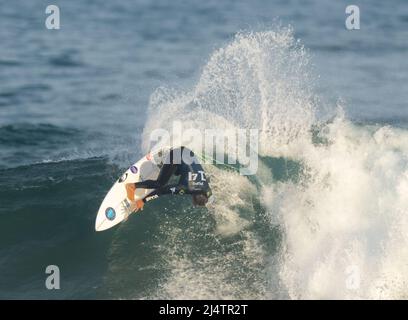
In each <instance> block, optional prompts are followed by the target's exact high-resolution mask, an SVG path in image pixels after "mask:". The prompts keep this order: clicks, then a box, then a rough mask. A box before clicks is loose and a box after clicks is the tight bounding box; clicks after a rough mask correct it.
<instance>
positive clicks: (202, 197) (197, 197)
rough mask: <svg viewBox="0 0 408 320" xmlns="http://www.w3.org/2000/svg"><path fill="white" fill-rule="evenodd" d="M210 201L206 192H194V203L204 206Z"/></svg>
mask: <svg viewBox="0 0 408 320" xmlns="http://www.w3.org/2000/svg"><path fill="white" fill-rule="evenodd" d="M207 202H208V197H207V195H206V194H204V193H197V194H193V204H194V205H195V206H200V207H204V206H205V205H206V204H207Z"/></svg>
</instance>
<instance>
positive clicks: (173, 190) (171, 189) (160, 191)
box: [143, 184, 189, 203]
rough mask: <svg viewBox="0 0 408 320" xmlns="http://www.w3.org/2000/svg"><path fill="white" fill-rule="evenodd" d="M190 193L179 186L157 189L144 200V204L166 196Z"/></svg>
mask: <svg viewBox="0 0 408 320" xmlns="http://www.w3.org/2000/svg"><path fill="white" fill-rule="evenodd" d="M187 193H189V192H188V190H187V189H186V188H185V187H184V186H182V185H179V184H173V185H167V186H164V187H161V188H157V189H156V190H154V191H153V192H152V193H150V194H149V195H148V196H147V197H146V198H144V199H143V202H145V203H146V202H147V201H151V200H154V199H157V198H158V197H160V196H162V195H166V194H173V195H174V194H180V195H183V194H187Z"/></svg>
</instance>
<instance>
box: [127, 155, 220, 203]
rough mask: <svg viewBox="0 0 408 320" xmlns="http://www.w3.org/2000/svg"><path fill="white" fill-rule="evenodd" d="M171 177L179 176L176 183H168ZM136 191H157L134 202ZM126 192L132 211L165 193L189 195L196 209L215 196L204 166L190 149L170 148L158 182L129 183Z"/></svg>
mask: <svg viewBox="0 0 408 320" xmlns="http://www.w3.org/2000/svg"><path fill="white" fill-rule="evenodd" d="M172 176H179V177H180V178H179V180H178V183H177V184H168V182H169V180H170V178H171V177H172ZM137 188H144V189H154V191H153V192H152V193H150V194H149V195H148V196H147V197H146V198H144V199H142V200H138V201H135V191H136V189H137ZM126 192H127V198H128V199H129V200H130V203H131V208H132V210H139V209H143V206H144V204H145V203H146V202H147V201H150V200H153V199H157V198H158V197H159V196H162V195H165V194H172V195H176V194H177V195H184V194H190V195H191V196H192V200H193V204H194V205H195V206H205V205H206V203H207V202H208V199H209V197H210V196H211V194H212V193H211V189H210V186H209V184H208V180H207V177H206V175H205V171H204V169H203V167H202V166H201V164H200V163H199V161H198V160H197V158H196V156H195V155H194V152H193V151H191V150H190V149H188V148H187V147H177V148H172V149H170V151H169V152H168V154H167V155H166V158H165V160H164V161H163V164H162V167H161V169H160V173H159V176H158V177H157V180H145V181H141V182H136V183H127V184H126Z"/></svg>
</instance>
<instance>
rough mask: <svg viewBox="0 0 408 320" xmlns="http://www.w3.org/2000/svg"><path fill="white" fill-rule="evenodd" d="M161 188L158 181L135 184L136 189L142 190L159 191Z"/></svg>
mask: <svg viewBox="0 0 408 320" xmlns="http://www.w3.org/2000/svg"><path fill="white" fill-rule="evenodd" d="M161 186H162V185H161V183H160V182H159V181H158V180H145V181H140V182H136V183H135V187H136V188H140V189H158V188H160V187H161Z"/></svg>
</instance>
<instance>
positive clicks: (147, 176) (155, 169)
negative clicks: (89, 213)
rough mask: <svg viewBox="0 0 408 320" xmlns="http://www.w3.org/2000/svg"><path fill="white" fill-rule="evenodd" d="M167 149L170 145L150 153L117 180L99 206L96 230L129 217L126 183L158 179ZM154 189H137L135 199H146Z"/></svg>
mask: <svg viewBox="0 0 408 320" xmlns="http://www.w3.org/2000/svg"><path fill="white" fill-rule="evenodd" d="M167 150H168V147H165V148H160V149H158V150H156V151H155V152H151V153H148V154H147V155H146V156H144V157H143V158H142V159H140V160H139V161H138V162H136V163H135V164H133V165H132V166H131V167H130V168H129V169H128V170H126V172H125V173H124V174H123V175H122V176H121V177H120V178H119V179H118V180H117V181H116V183H115V184H114V185H113V186H112V188H111V189H110V190H109V192H108V194H107V195H106V196H105V199H104V200H103V201H102V204H101V206H100V208H99V211H98V214H97V216H96V221H95V230H96V231H103V230H107V229H109V228H112V227H113V226H115V225H117V224H118V223H120V222H122V221H123V220H125V219H127V217H128V216H129V214H130V210H129V208H128V206H129V201H128V200H127V194H126V187H125V186H126V183H135V182H140V181H144V180H156V179H157V177H158V175H159V172H160V168H159V165H160V164H161V162H162V161H163V155H166V151H167ZM152 191H153V189H136V192H135V200H140V199H144V198H145V197H147V196H148V195H149V194H150V193H151V192H152Z"/></svg>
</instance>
